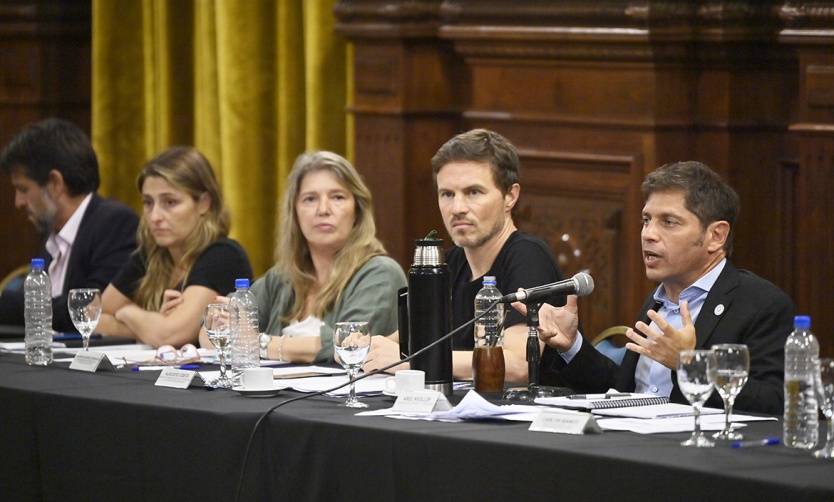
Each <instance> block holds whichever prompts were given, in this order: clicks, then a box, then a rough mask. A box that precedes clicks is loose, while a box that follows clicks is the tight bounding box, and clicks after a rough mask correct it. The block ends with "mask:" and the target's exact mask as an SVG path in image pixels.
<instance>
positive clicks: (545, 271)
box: [446, 231, 565, 350]
mask: <svg viewBox="0 0 834 502" xmlns="http://www.w3.org/2000/svg"><path fill="white" fill-rule="evenodd" d="M446 263H447V264H448V265H449V271H450V273H451V280H452V328H456V327H458V326H460V325H461V324H463V323H465V322H466V321H469V320H470V319H472V318H473V317H475V296H476V295H477V294H478V291H480V290H481V288H482V287H483V281H484V279H483V276H482V277H472V270H471V269H470V268H469V262H467V261H466V254H465V253H464V250H463V248H461V247H458V246H455V247H453V248H451V249H449V250H448V251H446ZM484 275H491V276H495V279H496V282H497V284H496V287H497V288H498V290H499V291H501V293H502V294H508V293H514V292H515V291H517V290H518V288H532V287H535V286H541V285H543V284H550V283H552V282H556V281H561V280H562V279H563V276H562V271H561V270H560V269H559V265H557V264H556V258H555V257H554V256H553V252H552V251H551V250H550V247H548V245H547V244H546V243H545V242H544V241H543V240H541V239H539V238H538V237H536V236H535V235H531V234H528V233H525V232H521V231H515V232H513V233H512V234H511V235H510V237H509V238H508V239H507V242H505V243H504V246H503V247H502V248H501V251H499V252H498V256H496V257H495V261H494V262H493V263H492V266H491V267H490V269H489V272H487V273H486V274H484ZM547 303H550V304H551V305H556V306H562V305H564V304H565V297H564V296H557V297H554V298H551V299H550V300H548V302H547ZM506 311H507V315H506V317H505V319H504V327H505V328H508V327H510V326H514V325H516V324H518V323H526V319H525V318H524V316H523V315H521V314H520V313H519V312H518V311H517V310H515V309H514V308H512V307H511V306H509V305H508V306H507V308H506ZM474 346H475V331H474V328H473V327H469V329H466V330H463V331H462V332H461V333H457V334H456V335H455V336H454V338H453V340H452V348H453V349H454V350H472V348H473V347H474Z"/></svg>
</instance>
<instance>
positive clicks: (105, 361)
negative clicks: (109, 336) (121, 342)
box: [69, 350, 116, 373]
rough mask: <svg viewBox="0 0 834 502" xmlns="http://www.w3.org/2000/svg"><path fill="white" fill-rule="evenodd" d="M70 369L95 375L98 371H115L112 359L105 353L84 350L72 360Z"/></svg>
mask: <svg viewBox="0 0 834 502" xmlns="http://www.w3.org/2000/svg"><path fill="white" fill-rule="evenodd" d="M69 368H70V369H71V370H79V371H89V372H90V373H95V371H96V370H98V369H102V370H111V371H112V370H115V369H116V368H114V367H113V363H111V362H110V358H108V357H107V354H105V353H104V352H90V351H86V350H82V351H80V352H77V353H76V354H75V357H73V358H72V362H71V363H70V366H69Z"/></svg>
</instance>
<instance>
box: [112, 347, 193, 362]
mask: <svg viewBox="0 0 834 502" xmlns="http://www.w3.org/2000/svg"><path fill="white" fill-rule="evenodd" d="M122 359H123V360H124V362H125V364H126V365H145V366H162V365H165V366H175V365H180V364H188V363H198V362H200V361H201V359H202V358H201V357H200V353H199V352H198V351H197V347H195V346H194V345H193V344H191V343H186V344H185V345H183V346H182V348H179V349H175V348H174V347H173V346H171V345H162V346H160V347H159V348H158V349H156V354H154V356H153V359H149V360H147V361H128V360H127V358H124V357H123V358H122Z"/></svg>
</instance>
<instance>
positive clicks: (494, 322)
mask: <svg viewBox="0 0 834 502" xmlns="http://www.w3.org/2000/svg"><path fill="white" fill-rule="evenodd" d="M499 298H501V292H500V291H498V288H497V287H496V283H495V277H493V276H490V275H488V276H485V277H484V287H483V288H481V290H480V291H478V294H477V295H475V317H476V318H477V317H478V316H480V315H481V314H483V313H484V312H486V311H487V309H488V308H489V307H490V306H492V304H493V303H495V301H496V300H498V299H499ZM503 345H504V304H503V303H499V304H498V305H496V306H495V307H493V308H492V309H491V310H489V311H488V312H487V313H486V315H484V316H483V317H481V318H480V319H478V320H477V321H475V348H474V349H473V351H472V380H473V382H474V384H475V391H476V392H502V391H503V390H504V374H505V365H504V348H503Z"/></svg>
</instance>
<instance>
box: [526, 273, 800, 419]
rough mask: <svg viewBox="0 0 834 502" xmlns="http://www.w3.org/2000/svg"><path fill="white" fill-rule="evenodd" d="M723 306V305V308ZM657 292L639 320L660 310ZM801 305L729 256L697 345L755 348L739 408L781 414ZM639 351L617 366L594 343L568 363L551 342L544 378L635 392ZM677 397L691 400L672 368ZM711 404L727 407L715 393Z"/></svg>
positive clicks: (583, 388) (701, 318)
mask: <svg viewBox="0 0 834 502" xmlns="http://www.w3.org/2000/svg"><path fill="white" fill-rule="evenodd" d="M720 305H723V312H722V309H721V308H720V307H719V306H720ZM658 307H659V305H658V304H657V303H656V302H655V301H654V298H653V294H652V295H649V297H648V298H647V299H646V302H645V303H644V304H643V308H642V309H641V311H640V315H639V319H641V320H642V321H643V322H645V323H646V324H649V323H650V321H649V318H648V316H647V315H646V313H647V311H648V310H649V309H657V308H658ZM795 313H796V307H795V306H794V304H793V302H792V301H791V299H790V298H789V297H788V295H786V294H785V293H784V292H783V291H782V290H780V289H779V288H777V287H776V286H775V285H773V284H772V283H770V282H768V281H766V280H765V279H762V278H761V277H759V276H757V275H755V274H753V273H752V272H748V271H746V270H738V269H736V268H735V266H733V264H732V263H730V261H727V263H726V265H725V266H724V270H723V271H722V272H721V275H719V276H718V279H717V280H716V281H715V285H713V287H712V289H711V290H710V292H709V294H708V295H707V298H706V301H705V302H704V305H703V307H702V308H701V311H700V313H699V314H698V318H697V320H696V321H695V331H696V337H697V342H696V348H698V349H709V348H710V347H712V346H713V345H716V344H719V343H743V344H746V345H747V346H748V349H749V350H750V377H749V378H748V380H747V384H746V385H745V386H744V388H743V389H742V391H741V393H740V394H739V395H738V397H737V398H736V402H735V409H738V410H744V411H753V412H762V413H770V414H781V413H782V411H783V401H784V387H783V380H784V363H785V358H784V347H785V340H786V339H787V337H788V335H789V334H790V333H791V331H792V330H793V320H794V315H795ZM638 359H639V355H638V354H637V353H636V352H631V351H628V352H626V355H625V357H624V358H623V362H622V364H621V365H619V366H618V365H617V364H616V363H614V362H613V361H611V360H610V359H608V358H607V357H606V356H604V355H603V354H601V353H600V352H599V351H597V350H596V349H594V348H593V346H591V344H590V343H588V342H587V341H583V343H582V348H581V349H580V350H579V352H578V353H577V354H576V356H575V357H574V358H573V359H572V360H571V362H570V364H565V361H564V359H562V357H561V356H560V355H559V354H558V352H557V351H556V350H555V349H551V348H549V347H547V348H546V349H545V353H544V355H543V357H542V364H541V380H542V382H543V383H545V384H548V385H558V386H566V387H571V388H573V389H574V390H576V391H577V392H605V391H606V390H608V389H610V388H615V389H617V390H620V391H623V392H632V391H634V388H635V382H634V372H635V370H636V369H637V361H638ZM672 384H673V389H672V395H671V396H670V399H671V401H672V402H677V403H687V401H686V398H685V397H684V396H683V394H681V392H680V388H679V387H678V383H677V376H676V372H674V371H673V372H672ZM707 406H713V407H717V408H723V404H722V402H721V398H720V397H719V396H718V393H717V392H714V393H713V395H712V396H711V397H710V400H709V401H707Z"/></svg>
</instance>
